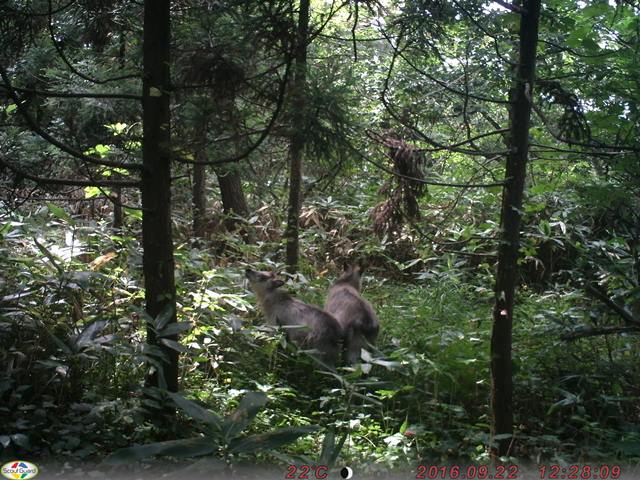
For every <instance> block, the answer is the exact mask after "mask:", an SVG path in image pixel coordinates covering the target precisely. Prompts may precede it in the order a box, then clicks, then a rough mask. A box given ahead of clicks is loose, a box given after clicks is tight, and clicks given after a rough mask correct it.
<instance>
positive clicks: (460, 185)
mask: <svg viewBox="0 0 640 480" xmlns="http://www.w3.org/2000/svg"><path fill="white" fill-rule="evenodd" d="M349 148H350V149H351V150H352V151H353V152H354V153H355V154H356V155H358V156H359V157H360V158H362V159H363V160H364V161H366V162H369V163H370V164H372V165H373V166H375V167H376V168H379V169H380V170H382V171H385V172H387V173H389V174H391V175H394V176H396V177H399V178H404V179H406V180H411V181H412V182H418V183H423V184H425V185H436V186H440V187H456V188H489V187H501V186H503V185H504V184H505V183H506V181H507V180H508V179H505V180H502V181H500V182H492V183H451V182H438V181H435V180H425V179H423V178H416V177H411V176H409V175H403V174H402V173H398V172H394V171H393V170H391V169H390V168H387V167H385V166H384V165H381V164H380V163H378V162H376V161H375V160H372V159H370V158H369V157H367V156H366V155H363V154H362V153H360V151H358V149H357V148H355V147H354V146H353V145H351V144H349Z"/></svg>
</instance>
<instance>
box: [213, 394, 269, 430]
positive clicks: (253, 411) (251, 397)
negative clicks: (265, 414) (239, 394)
mask: <svg viewBox="0 0 640 480" xmlns="http://www.w3.org/2000/svg"><path fill="white" fill-rule="evenodd" d="M266 403H267V396H266V395H265V394H264V393H262V392H247V394H246V395H245V396H244V397H243V398H242V400H240V405H238V408H236V410H235V411H234V412H233V413H232V414H231V415H229V416H228V417H226V418H225V419H224V424H223V426H222V432H223V434H224V438H225V440H226V441H227V442H229V441H230V440H231V439H232V438H234V437H235V436H237V435H238V434H239V433H240V432H241V431H242V430H244V429H245V428H246V427H247V425H249V424H250V423H251V421H252V420H253V419H254V418H255V416H256V415H257V414H258V412H259V411H260V409H261V408H262V407H264V406H265V404H266Z"/></svg>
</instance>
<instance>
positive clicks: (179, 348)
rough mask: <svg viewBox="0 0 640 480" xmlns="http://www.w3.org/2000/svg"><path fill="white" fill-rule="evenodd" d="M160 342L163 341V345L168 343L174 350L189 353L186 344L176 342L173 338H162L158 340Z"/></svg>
mask: <svg viewBox="0 0 640 480" xmlns="http://www.w3.org/2000/svg"><path fill="white" fill-rule="evenodd" d="M158 342H159V343H162V344H163V345H166V346H167V347H169V348H171V349H172V350H175V351H176V352H180V353H187V352H188V351H189V349H188V348H187V347H185V346H184V345H182V344H181V343H179V342H176V341H175V340H171V339H169V338H161V339H159V340H158Z"/></svg>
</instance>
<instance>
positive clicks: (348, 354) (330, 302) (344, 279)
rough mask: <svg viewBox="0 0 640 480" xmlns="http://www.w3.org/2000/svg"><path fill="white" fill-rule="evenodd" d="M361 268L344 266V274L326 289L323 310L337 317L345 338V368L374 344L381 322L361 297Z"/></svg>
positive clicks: (362, 269)
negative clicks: (363, 350) (368, 346)
mask: <svg viewBox="0 0 640 480" xmlns="http://www.w3.org/2000/svg"><path fill="white" fill-rule="evenodd" d="M363 272H364V268H363V267H361V266H358V265H355V266H353V265H345V266H344V272H343V274H342V275H341V276H340V278H338V280H336V282H335V283H334V284H333V285H332V286H331V288H330V289H329V295H328V296H327V301H326V302H325V305H324V308H325V310H326V311H327V312H329V313H330V314H331V315H333V316H334V317H336V319H337V320H338V322H340V325H341V327H342V331H343V335H344V354H345V361H346V363H347V364H348V365H353V364H354V363H356V362H357V361H358V360H359V359H360V350H361V349H362V348H363V347H366V346H367V342H368V343H370V344H371V345H373V344H374V343H375V342H376V338H377V337H378V331H379V329H380V322H379V321H378V316H377V315H376V312H374V311H373V307H372V306H371V304H370V303H369V302H367V301H366V300H365V299H364V298H362V296H361V295H360V290H361V289H362V273H363Z"/></svg>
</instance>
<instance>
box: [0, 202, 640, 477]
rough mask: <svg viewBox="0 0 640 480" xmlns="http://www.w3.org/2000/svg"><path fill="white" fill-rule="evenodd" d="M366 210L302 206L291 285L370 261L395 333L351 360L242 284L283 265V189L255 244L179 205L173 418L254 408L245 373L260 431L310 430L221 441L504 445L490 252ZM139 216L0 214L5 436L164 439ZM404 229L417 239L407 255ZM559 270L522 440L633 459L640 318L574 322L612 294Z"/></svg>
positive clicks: (522, 451)
mask: <svg viewBox="0 0 640 480" xmlns="http://www.w3.org/2000/svg"><path fill="white" fill-rule="evenodd" d="M360 214H362V212H360V211H359V209H358V208H357V207H349V206H343V205H341V204H339V203H338V202H336V201H332V200H331V199H329V200H327V199H326V198H325V199H317V201H315V202H313V203H311V206H310V207H308V208H307V209H306V210H305V211H304V212H303V216H302V218H303V224H304V227H305V229H304V230H303V235H302V238H301V241H302V249H301V250H302V251H303V252H306V253H305V256H304V264H303V266H302V268H301V273H299V274H298V275H296V276H294V277H292V278H289V281H288V284H287V286H286V287H285V288H288V289H289V290H291V291H292V292H294V293H295V295H296V296H297V297H299V298H301V299H303V300H305V301H308V302H310V303H315V304H318V305H321V304H322V303H323V301H324V296H325V294H326V292H327V290H328V288H329V286H330V284H331V282H332V280H333V279H335V278H336V276H337V275H338V273H339V271H340V268H341V262H343V261H349V260H354V258H355V257H358V259H360V260H366V261H367V263H368V270H367V272H366V275H365V281H364V286H363V295H364V296H365V297H366V298H367V299H369V300H370V301H371V303H372V304H373V306H374V308H375V310H376V311H377V313H378V315H379V317H380V321H381V333H380V337H379V339H378V343H377V346H376V349H375V350H373V351H371V352H363V356H362V362H361V363H360V364H358V365H357V366H356V367H354V368H342V369H340V370H339V371H338V373H337V374H333V373H329V372H321V371H317V370H314V365H313V362H312V361H311V360H310V359H309V358H308V357H306V356H305V355H300V354H297V353H296V352H295V348H294V347H292V346H291V345H287V342H286V339H285V337H284V335H283V334H282V333H280V332H278V331H277V330H275V329H274V328H273V327H269V326H266V325H264V324H263V323H262V322H261V315H260V314H259V313H258V312H257V309H256V305H255V299H254V298H253V295H252V294H250V293H249V290H248V289H247V288H246V285H244V282H243V272H244V269H245V268H246V267H247V266H251V267H252V268H257V269H271V270H278V271H280V270H281V269H282V264H281V258H282V247H281V244H280V243H279V238H278V237H277V236H276V237H274V236H273V235H270V231H269V228H271V227H272V226H273V225H274V222H277V220H278V218H279V214H278V213H277V209H274V208H273V207H269V206H265V207H263V208H262V209H260V211H259V212H258V213H257V214H256V216H255V217H253V218H252V219H251V220H250V221H249V222H248V224H247V225H245V227H246V228H250V229H253V233H254V234H255V238H257V239H259V240H258V241H257V242H256V243H255V244H245V243H244V242H243V241H242V239H241V238H240V237H239V236H235V235H232V234H216V235H213V236H212V237H211V238H209V239H207V240H205V241H202V240H193V239H188V238H187V237H186V236H185V237H184V238H181V237H180V233H179V232H180V231H181V229H182V228H185V226H184V225H181V224H179V223H178V224H176V225H175V227H176V231H177V232H178V238H177V239H176V250H175V261H176V275H177V285H178V322H179V323H178V324H177V326H176V327H174V328H175V329H176V331H180V332H181V334H182V339H181V341H180V343H179V344H178V343H175V342H173V343H172V341H171V340H168V339H167V340H166V341H167V342H168V343H167V344H168V345H172V347H173V348H175V349H177V350H179V351H180V352H181V364H180V365H181V367H180V368H181V371H180V380H181V386H182V391H181V393H182V397H184V398H188V399H191V400H193V401H194V403H191V404H189V405H191V407H190V406H189V405H185V407H184V409H182V410H179V422H178V423H177V424H176V426H175V431H174V435H175V436H174V437H172V438H189V437H192V436H193V435H197V434H198V432H202V431H203V426H202V425H203V424H202V420H203V418H204V417H202V418H201V417H198V415H197V414H194V410H193V409H196V408H197V407H194V406H193V405H194V404H195V405H200V406H206V408H207V409H209V410H210V411H212V412H216V413H217V414H219V415H225V414H229V413H230V412H232V411H233V410H234V409H235V408H237V407H238V405H239V404H240V405H241V408H242V402H243V401H244V400H241V399H243V397H244V396H246V395H247V393H248V392H262V394H266V398H268V402H266V405H263V404H262V403H261V402H262V400H260V401H257V400H256V401H257V403H260V407H263V406H264V408H257V407H256V408H255V411H254V412H253V413H252V416H255V419H254V421H253V422H252V423H250V424H248V423H247V424H246V425H243V428H244V427H246V428H247V430H246V432H249V433H254V434H255V433H263V432H266V431H270V430H273V429H274V428H307V427H308V428H309V432H308V434H306V435H299V436H300V438H299V439H298V440H297V441H296V442H294V443H290V444H289V445H288V446H286V447H285V448H284V449H283V448H280V449H279V453H278V454H275V453H274V452H273V451H272V450H269V449H267V448H264V449H262V448H255V449H253V450H251V449H248V450H242V448H239V447H238V446H237V444H235V446H234V444H233V442H232V441H231V443H224V442H221V443H220V444H219V445H218V447H217V448H216V450H215V452H214V456H215V457H221V458H224V459H225V461H226V463H227V464H233V463H237V462H242V461H250V462H254V461H258V462H273V461H280V462H285V463H291V462H298V463H300V462H307V463H308V462H312V463H318V462H323V461H324V462H327V459H328V457H327V455H328V451H327V450H328V449H332V453H335V455H334V457H333V459H332V461H333V462H335V461H337V459H338V458H339V461H340V462H342V464H349V465H357V466H359V467H360V468H361V469H362V470H364V471H367V470H369V471H377V470H381V469H390V468H398V467H401V466H405V465H407V464H409V465H417V464H418V463H420V462H422V463H424V462H431V463H450V462H466V463H469V462H474V463H488V462H489V453H488V452H489V450H488V444H489V441H490V440H489V418H488V415H489V407H488V405H489V401H490V384H489V378H490V376H489V343H490V335H491V308H492V305H493V292H492V290H491V285H492V265H491V264H490V263H487V262H486V261H485V260H484V259H483V260H482V262H481V263H478V261H477V260H476V259H475V257H473V256H456V255H455V254H453V253H444V254H441V255H439V256H437V257H434V254H433V252H431V253H429V252H425V251H421V250H420V248H418V246H419V245H420V243H419V242H418V241H415V239H411V238H406V239H399V240H397V239H396V240H397V241H392V240H387V241H386V243H385V240H384V239H382V240H380V239H379V238H377V237H375V236H371V235H370V234H369V233H367V232H366V231H358V230H357V227H354V226H353V223H351V222H350V218H355V217H357V216H358V215H360ZM128 220H129V222H128V226H127V227H126V228H125V229H123V230H122V231H120V232H113V231H112V230H111V229H110V228H109V227H108V225H107V224H106V223H105V222H103V221H87V220H83V219H81V218H72V217H71V216H69V215H68V214H67V213H66V212H65V211H64V210H62V209H61V208H59V207H55V206H54V205H51V204H49V205H48V206H46V207H45V206H43V207H42V208H40V209H39V210H37V211H34V212H32V213H29V214H20V213H18V212H14V213H13V215H12V219H11V221H8V222H5V223H4V224H3V227H2V231H1V234H2V243H1V244H0V249H1V250H2V252H0V263H1V265H0V268H1V269H2V271H3V280H2V282H1V283H0V294H1V295H2V300H1V302H2V310H3V312H2V313H3V318H2V320H0V335H1V336H2V342H3V344H5V345H9V348H8V349H7V350H6V351H3V352H2V354H1V356H2V358H1V359H0V360H1V363H2V364H3V365H6V368H4V369H3V371H2V373H1V374H0V375H1V376H0V394H2V395H3V397H5V398H8V402H6V403H4V404H3V405H2V406H0V418H1V423H2V425H4V426H5V427H8V428H3V430H4V431H5V432H6V434H3V435H2V436H1V437H0V440H1V442H2V444H3V446H4V447H8V448H11V449H12V450H13V451H14V452H16V454H18V453H23V452H29V453H30V454H31V455H37V456H42V457H44V458H47V457H57V458H59V457H69V458H75V459H77V460H87V461H95V460H99V461H101V460H102V459H104V458H105V457H106V456H107V455H109V454H111V453H113V452H114V451H116V450H117V449H118V448H124V447H128V446H130V445H132V444H148V443H149V442H152V441H157V440H168V439H167V438H166V437H160V438H159V437H158V432H159V430H158V427H157V425H154V423H153V422H152V421H149V420H148V418H147V416H146V415H145V409H146V408H147V407H150V406H152V404H153V399H152V398H151V399H150V398H149V397H148V396H145V395H143V394H142V392H143V389H144V375H145V372H146V370H147V369H148V368H149V366H153V365H154V362H156V361H157V360H155V359H154V357H153V355H152V352H149V351H148V347H145V344H144V338H145V333H144V328H145V315H144V313H143V293H142V289H141V279H140V271H141V267H140V265H141V257H140V254H139V252H140V248H139V244H138V241H137V240H136V238H137V235H135V234H134V232H135V229H136V228H138V227H137V220H136V218H135V217H134V216H131V217H129V218H128ZM270 225H271V227H270ZM42 232H45V233H44V234H43V233H42ZM407 246H409V247H410V248H411V254H408V255H407V256H408V257H409V259H408V260H404V261H399V260H397V258H398V257H399V255H398V251H397V249H398V248H401V247H402V248H405V247H407ZM390 252H392V254H391V253H390ZM480 258H481V259H482V258H483V257H480ZM562 278H566V276H565V277H562V276H558V280H559V281H556V282H553V283H549V284H548V285H547V286H546V287H542V286H540V285H535V284H526V283H523V285H522V286H521V288H520V291H519V301H518V308H517V314H516V322H515V324H514V332H513V341H514V347H513V348H514V373H515V394H514V404H515V425H516V445H517V447H515V449H514V451H513V452H512V454H511V456H512V458H513V459H515V460H519V461H532V462H540V461H549V462H560V463H565V464H568V463H571V462H588V461H609V460H614V459H615V460H620V461H625V462H631V463H633V462H637V461H638V460H640V447H639V446H640V433H638V432H640V428H639V427H640V411H639V410H638V402H637V399H638V397H639V396H640V391H639V387H638V385H640V369H638V368H637V365H638V364H639V358H638V355H639V353H638V352H639V351H640V349H638V342H637V338H634V337H633V336H625V335H618V336H602V337H594V338H580V339H577V340H568V339H563V335H567V334H568V333H570V332H575V330H576V328H578V329H579V328H580V325H587V324H590V322H593V319H594V318H595V317H597V316H600V317H599V318H600V319H601V321H604V320H603V319H604V318H605V317H606V315H607V314H606V313H605V311H603V310H602V309H599V308H598V307H597V306H594V302H593V300H592V299H590V298H588V297H587V296H586V295H585V294H584V292H582V291H580V290H578V289H576V288H575V287H574V286H572V285H571V283H570V282H569V281H564V282H562ZM9 279H11V280H9ZM576 326H577V327H576ZM130 392H137V393H135V394H134V395H131V394H130ZM256 398H257V397H256ZM198 408H199V407H198ZM196 413H197V412H196ZM202 415H204V414H202ZM313 429H315V430H313ZM312 430H313V431H312ZM301 432H302V431H300V432H298V433H301ZM165 435H166V433H165ZM267 446H269V445H267ZM183 447H184V446H183ZM181 448H182V447H181ZM190 452H191V453H193V452H192V451H191V450H189V449H188V448H186V447H184V450H180V449H178V450H176V452H175V453H176V455H177V456H178V457H179V456H181V455H185V456H189V455H188V454H189V453H190ZM338 454H339V457H337V455H338ZM274 455H275V456H276V457H277V459H276V458H274Z"/></svg>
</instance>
